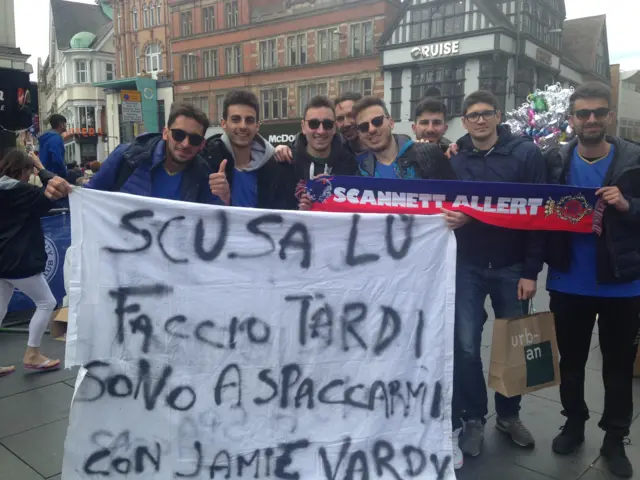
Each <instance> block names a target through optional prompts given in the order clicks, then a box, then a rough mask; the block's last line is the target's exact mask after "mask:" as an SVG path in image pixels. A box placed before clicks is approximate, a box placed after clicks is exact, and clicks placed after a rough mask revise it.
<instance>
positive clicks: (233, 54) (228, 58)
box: [224, 45, 242, 75]
mask: <svg viewBox="0 0 640 480" xmlns="http://www.w3.org/2000/svg"><path fill="white" fill-rule="evenodd" d="M224 61H225V67H226V69H225V73H226V74H227V75H234V74H236V73H242V49H241V48H240V45H234V46H233V47H226V48H225V49H224Z"/></svg>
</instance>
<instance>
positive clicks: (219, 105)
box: [215, 95, 225, 125]
mask: <svg viewBox="0 0 640 480" xmlns="http://www.w3.org/2000/svg"><path fill="white" fill-rule="evenodd" d="M224 97H225V95H216V116H215V119H216V123H217V124H218V125H219V124H220V120H222V115H223V114H224Z"/></svg>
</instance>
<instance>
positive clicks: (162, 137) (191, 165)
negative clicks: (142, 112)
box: [85, 104, 229, 204]
mask: <svg viewBox="0 0 640 480" xmlns="http://www.w3.org/2000/svg"><path fill="white" fill-rule="evenodd" d="M208 127H209V120H208V119H207V116H206V115H205V114H204V112H202V111H201V110H199V109H197V108H195V107H193V106H191V105H186V104H174V105H173V106H172V108H171V112H170V114H169V120H168V122H167V126H166V127H165V128H164V130H163V132H162V134H159V133H146V134H143V135H140V136H139V137H137V138H136V139H135V140H134V141H133V143H131V144H126V145H120V146H119V147H118V148H116V149H115V150H114V151H113V152H112V153H111V155H109V157H108V158H107V159H106V160H105V161H104V162H103V163H102V167H101V168H100V170H99V171H98V172H97V173H96V174H95V175H93V176H92V177H91V180H89V182H87V183H86V184H85V187H86V188H93V189H96V190H105V191H110V192H124V193H130V194H133V195H142V196H147V197H155V198H165V199H168V200H182V201H185V202H195V203H210V204H223V203H225V204H228V203H229V185H228V183H227V181H226V177H225V174H224V172H223V171H222V172H219V171H216V173H212V172H211V170H210V169H209V166H208V165H207V163H206V162H205V161H204V160H203V159H202V157H200V155H199V153H200V151H201V150H202V149H203V147H204V143H205V138H204V134H205V132H206V131H207V128H208ZM210 183H213V184H214V185H213V187H210Z"/></svg>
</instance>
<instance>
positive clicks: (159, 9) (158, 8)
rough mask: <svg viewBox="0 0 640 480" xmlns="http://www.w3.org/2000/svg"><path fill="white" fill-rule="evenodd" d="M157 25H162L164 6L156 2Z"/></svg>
mask: <svg viewBox="0 0 640 480" xmlns="http://www.w3.org/2000/svg"><path fill="white" fill-rule="evenodd" d="M156 25H162V6H161V5H160V2H156Z"/></svg>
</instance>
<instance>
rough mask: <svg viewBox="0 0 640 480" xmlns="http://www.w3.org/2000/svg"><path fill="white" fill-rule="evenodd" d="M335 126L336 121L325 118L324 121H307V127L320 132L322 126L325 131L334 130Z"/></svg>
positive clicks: (313, 119)
mask: <svg viewBox="0 0 640 480" xmlns="http://www.w3.org/2000/svg"><path fill="white" fill-rule="evenodd" d="M335 124H336V122H335V121H334V120H329V119H328V118H325V119H324V120H318V119H317V118H312V119H311V120H307V125H308V126H309V128H310V129H311V130H318V129H319V128H320V125H322V127H323V128H324V129H325V130H332V129H333V126H334V125H335Z"/></svg>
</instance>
